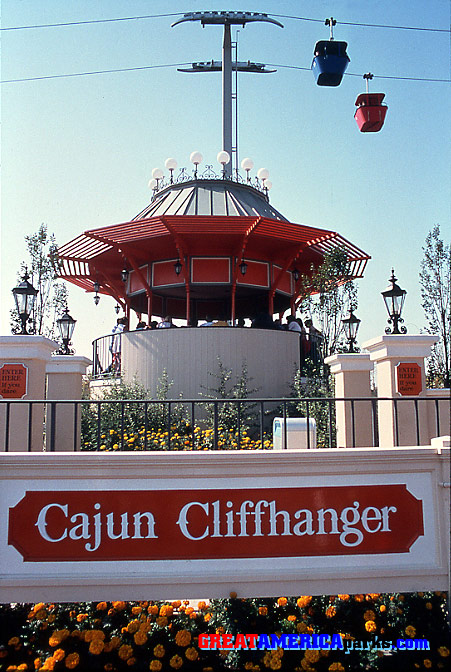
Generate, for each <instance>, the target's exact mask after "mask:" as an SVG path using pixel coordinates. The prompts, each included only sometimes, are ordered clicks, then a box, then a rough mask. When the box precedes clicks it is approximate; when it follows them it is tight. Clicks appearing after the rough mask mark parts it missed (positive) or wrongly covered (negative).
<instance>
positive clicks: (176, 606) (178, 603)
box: [171, 600, 182, 609]
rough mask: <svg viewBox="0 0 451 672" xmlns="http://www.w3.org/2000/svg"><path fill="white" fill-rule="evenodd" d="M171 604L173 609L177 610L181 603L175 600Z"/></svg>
mask: <svg viewBox="0 0 451 672" xmlns="http://www.w3.org/2000/svg"><path fill="white" fill-rule="evenodd" d="M171 604H172V606H173V607H174V609H179V608H180V606H181V604H182V603H181V602H180V600H175V601H174V602H172V603H171Z"/></svg>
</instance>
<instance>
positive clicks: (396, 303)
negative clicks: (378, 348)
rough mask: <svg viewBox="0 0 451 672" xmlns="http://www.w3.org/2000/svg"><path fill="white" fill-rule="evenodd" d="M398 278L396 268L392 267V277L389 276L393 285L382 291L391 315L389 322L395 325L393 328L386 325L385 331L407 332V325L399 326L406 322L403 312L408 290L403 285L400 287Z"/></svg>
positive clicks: (390, 332)
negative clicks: (402, 287) (397, 281)
mask: <svg viewBox="0 0 451 672" xmlns="http://www.w3.org/2000/svg"><path fill="white" fill-rule="evenodd" d="M396 280H397V278H395V270H394V268H392V269H391V278H389V282H391V286H389V287H387V289H386V290H384V291H383V292H381V294H382V297H383V299H384V303H385V307H386V308H387V312H388V316H389V317H388V320H387V322H388V323H389V324H392V325H393V328H392V329H390V327H385V333H386V334H407V329H406V327H401V328H399V324H402V323H403V322H404V320H403V319H402V317H401V313H402V309H403V306H404V301H405V298H406V294H407V291H406V290H405V289H401V287H399V285H397V284H396Z"/></svg>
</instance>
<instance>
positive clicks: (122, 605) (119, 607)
mask: <svg viewBox="0 0 451 672" xmlns="http://www.w3.org/2000/svg"><path fill="white" fill-rule="evenodd" d="M112 604H113V607H114V608H115V609H116V611H124V609H125V607H126V606H127V605H126V604H125V602H123V601H122V600H119V601H118V602H113V603H112Z"/></svg>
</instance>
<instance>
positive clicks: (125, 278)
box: [121, 268, 129, 282]
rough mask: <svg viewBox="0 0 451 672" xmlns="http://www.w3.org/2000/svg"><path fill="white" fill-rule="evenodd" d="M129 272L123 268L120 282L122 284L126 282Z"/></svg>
mask: <svg viewBox="0 0 451 672" xmlns="http://www.w3.org/2000/svg"><path fill="white" fill-rule="evenodd" d="M128 274H129V271H128V270H127V269H126V268H123V269H122V271H121V280H122V282H127V280H128Z"/></svg>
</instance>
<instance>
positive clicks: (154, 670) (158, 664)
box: [149, 660, 163, 672]
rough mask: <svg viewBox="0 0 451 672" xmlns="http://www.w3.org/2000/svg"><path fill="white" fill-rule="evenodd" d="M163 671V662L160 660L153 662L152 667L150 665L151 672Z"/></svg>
mask: <svg viewBox="0 0 451 672" xmlns="http://www.w3.org/2000/svg"><path fill="white" fill-rule="evenodd" d="M162 669H163V665H162V664H161V661H159V660H151V661H150V665H149V670H152V672H160V670H162Z"/></svg>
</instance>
